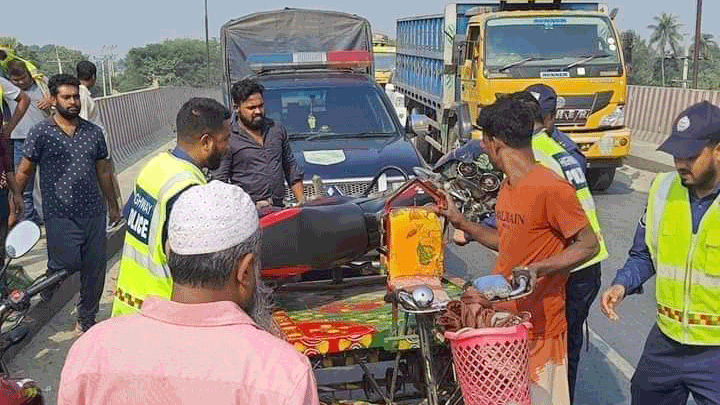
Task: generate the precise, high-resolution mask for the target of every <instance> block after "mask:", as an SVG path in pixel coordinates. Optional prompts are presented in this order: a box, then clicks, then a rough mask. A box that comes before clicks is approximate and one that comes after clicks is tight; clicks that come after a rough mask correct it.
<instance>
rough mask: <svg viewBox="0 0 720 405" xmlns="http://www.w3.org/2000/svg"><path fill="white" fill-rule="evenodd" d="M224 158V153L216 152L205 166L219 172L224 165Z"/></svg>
mask: <svg viewBox="0 0 720 405" xmlns="http://www.w3.org/2000/svg"><path fill="white" fill-rule="evenodd" d="M223 156H225V154H224V153H222V152H220V151H218V150H216V151H215V153H213V154H212V155H210V157H209V158H208V160H207V163H206V164H205V166H207V168H208V169H210V170H217V169H218V168H219V167H220V163H222V159H223Z"/></svg>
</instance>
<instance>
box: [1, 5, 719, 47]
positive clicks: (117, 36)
mask: <svg viewBox="0 0 720 405" xmlns="http://www.w3.org/2000/svg"><path fill="white" fill-rule="evenodd" d="M605 3H607V4H608V5H610V6H611V7H619V8H620V14H619V16H618V20H617V24H618V27H619V28H620V29H634V30H637V31H639V32H640V33H641V34H642V35H643V36H645V37H647V36H648V35H649V31H648V30H647V29H646V28H645V27H647V25H648V24H651V23H652V18H653V16H655V15H658V14H660V13H661V12H663V11H664V12H667V13H672V14H677V15H678V17H679V19H680V22H682V23H683V27H682V32H684V33H688V34H689V35H690V36H692V34H693V32H694V30H695V4H696V0H624V1H623V0H605ZM443 4H444V2H443V1H438V0H434V1H432V0H361V1H352V2H339V1H337V0H335V1H331V0H310V1H308V0H305V1H302V0H262V1H250V0H240V1H238V0H208V15H209V21H210V24H209V26H210V36H215V37H217V36H219V29H220V26H221V25H222V24H223V23H225V22H226V21H227V20H229V19H231V18H235V17H238V16H241V15H244V14H248V13H252V12H255V11H261V10H272V9H277V8H282V7H301V8H320V9H331V10H339V11H344V12H349V13H355V14H359V15H362V16H364V17H366V18H367V19H368V20H370V22H371V23H372V24H373V31H374V32H383V33H388V34H390V35H391V36H394V32H395V19H397V18H399V17H406V16H411V15H417V14H435V13H440V12H441V11H442V9H443ZM71 6H72V7H71ZM3 9H4V10H3V17H2V23H0V36H14V37H17V38H19V39H20V41H21V42H23V43H26V44H39V45H44V44H52V43H57V44H60V45H65V46H69V47H72V48H76V49H81V50H83V51H84V52H85V53H89V54H91V55H94V54H98V53H100V51H101V49H102V46H103V45H116V46H117V53H119V54H121V55H122V54H124V53H126V52H127V51H128V50H129V49H130V48H132V47H136V46H143V45H145V44H148V43H153V42H159V41H162V40H164V39H167V38H177V37H186V38H187V37H189V38H204V35H205V31H204V26H203V24H204V22H203V20H204V18H203V0H192V1H190V0H174V1H173V0H121V1H106V0H74V1H71V2H57V1H53V2H51V1H48V0H36V1H34V2H33V9H34V10H27V11H26V12H25V13H24V14H22V15H20V16H19V17H18V18H12V16H11V15H9V13H8V10H7V7H5V6H3ZM17 9H20V8H17ZM35 10H38V11H35ZM39 10H47V11H45V12H40V11H39ZM718 15H720V1H718V0H705V1H704V5H703V31H704V32H709V33H711V34H714V35H716V36H717V35H720V25H718V24H717V23H716V22H715V21H714V19H713V18H712V16H718ZM718 40H719V41H720V37H719V38H718Z"/></svg>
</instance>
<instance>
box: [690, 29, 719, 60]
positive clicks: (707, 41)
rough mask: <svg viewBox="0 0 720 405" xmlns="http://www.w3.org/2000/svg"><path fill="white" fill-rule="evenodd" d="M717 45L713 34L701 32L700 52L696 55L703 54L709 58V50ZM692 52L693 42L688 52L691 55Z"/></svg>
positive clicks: (693, 50)
mask: <svg viewBox="0 0 720 405" xmlns="http://www.w3.org/2000/svg"><path fill="white" fill-rule="evenodd" d="M717 46H718V43H717V41H715V37H714V36H713V34H706V33H703V34H702V35H700V47H699V48H700V53H699V54H698V57H703V56H705V57H706V58H709V57H710V55H711V54H712V53H711V52H710V50H711V49H713V48H716V47H717ZM693 52H695V44H693V45H692V46H691V47H690V54H691V55H692V54H693Z"/></svg>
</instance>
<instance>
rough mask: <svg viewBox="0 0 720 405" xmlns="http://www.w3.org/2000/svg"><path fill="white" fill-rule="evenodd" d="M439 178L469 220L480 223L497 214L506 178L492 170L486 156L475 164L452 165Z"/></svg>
mask: <svg viewBox="0 0 720 405" xmlns="http://www.w3.org/2000/svg"><path fill="white" fill-rule="evenodd" d="M440 174H441V175H442V176H443V180H444V182H445V184H444V187H445V189H446V190H447V191H448V192H449V193H450V194H451V195H452V196H453V198H454V200H455V203H456V205H457V207H458V208H459V209H460V211H461V212H462V213H463V214H464V215H465V217H466V218H468V219H469V220H471V221H473V222H480V221H482V220H483V219H484V218H485V217H487V216H488V215H490V214H491V213H493V212H494V211H495V204H496V203H497V193H498V191H499V190H500V182H501V181H502V178H503V174H502V173H501V172H499V171H497V170H496V169H495V168H494V167H493V166H492V164H491V163H490V160H489V159H488V157H487V155H485V154H482V155H480V156H479V157H478V158H477V159H475V160H473V161H472V162H462V161H458V160H456V161H450V162H448V164H447V165H446V166H445V167H443V168H442V170H441V171H440Z"/></svg>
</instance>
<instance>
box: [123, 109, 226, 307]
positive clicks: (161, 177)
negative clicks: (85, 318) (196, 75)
mask: <svg viewBox="0 0 720 405" xmlns="http://www.w3.org/2000/svg"><path fill="white" fill-rule="evenodd" d="M176 126H177V146H176V147H175V149H174V150H173V151H172V152H169V153H168V152H163V153H160V154H159V155H157V156H155V157H154V158H153V159H152V160H150V162H148V164H147V165H145V167H144V168H143V169H142V171H141V172H140V174H139V175H138V178H137V180H136V182H135V188H134V191H133V194H132V195H131V196H130V199H129V200H128V203H127V205H126V206H125V210H124V214H125V218H126V219H127V221H128V224H127V232H126V234H125V245H124V247H123V254H122V258H121V261H120V273H119V274H118V281H117V289H116V291H115V299H114V301H113V309H112V316H117V315H124V314H129V313H133V312H136V311H137V310H139V309H140V306H141V305H142V302H143V300H144V299H145V297H146V296H148V295H156V296H160V297H165V298H170V293H171V291H172V279H171V277H170V272H169V270H168V267H167V256H166V253H165V240H166V239H167V225H166V220H167V218H168V215H169V212H170V210H171V209H172V204H173V202H174V201H175V200H176V199H177V197H178V196H179V195H180V193H181V192H183V191H184V190H186V189H187V188H188V187H191V186H193V185H197V184H205V183H206V182H207V180H206V178H205V175H204V174H203V172H202V171H201V170H202V169H204V168H207V169H210V170H214V169H217V168H218V167H219V166H220V161H221V159H222V157H223V156H224V154H225V153H226V152H227V148H228V139H229V138H230V111H228V109H227V108H225V107H224V106H223V105H222V104H220V103H218V102H217V101H215V100H212V99H209V98H192V99H190V100H189V101H188V102H186V103H185V104H184V105H183V106H182V107H181V108H180V111H179V112H178V114H177V122H176Z"/></svg>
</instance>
